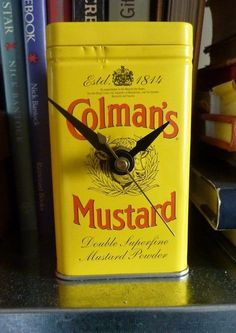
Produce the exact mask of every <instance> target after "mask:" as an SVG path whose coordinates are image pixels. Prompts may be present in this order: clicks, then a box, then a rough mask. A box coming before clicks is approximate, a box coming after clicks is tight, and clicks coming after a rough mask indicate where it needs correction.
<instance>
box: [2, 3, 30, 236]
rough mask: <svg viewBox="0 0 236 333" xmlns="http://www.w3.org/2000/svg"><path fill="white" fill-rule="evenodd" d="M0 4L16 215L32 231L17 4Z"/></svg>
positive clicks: (21, 54)
mask: <svg viewBox="0 0 236 333" xmlns="http://www.w3.org/2000/svg"><path fill="white" fill-rule="evenodd" d="M0 3H1V7H0V37H1V38H0V39H1V60H2V69H3V79H4V91H5V103H6V105H5V110H6V113H7V115H8V122H9V136H10V145H11V156H12V160H13V169H14V185H15V198H16V204H17V206H16V210H17V214H16V216H18V220H19V224H20V229H21V230H22V231H24V230H36V213H35V200H34V184H33V175H32V160H31V150H30V140H29V126H28V104H27V93H26V91H27V88H26V84H25V82H26V73H25V63H24V46H23V38H22V36H23V32H22V12H21V5H20V3H19V2H18V1H13V0H11V1H1V2H0Z"/></svg>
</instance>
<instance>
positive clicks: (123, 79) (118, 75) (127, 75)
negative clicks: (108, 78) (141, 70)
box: [112, 66, 134, 86]
mask: <svg viewBox="0 0 236 333" xmlns="http://www.w3.org/2000/svg"><path fill="white" fill-rule="evenodd" d="M133 80H134V78H133V72H132V71H130V70H129V69H128V68H125V67H124V66H121V67H120V68H119V69H117V70H116V71H114V73H113V75H112V82H113V83H114V85H115V86H131V85H132V83H133Z"/></svg>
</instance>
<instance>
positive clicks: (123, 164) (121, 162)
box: [115, 157, 130, 172]
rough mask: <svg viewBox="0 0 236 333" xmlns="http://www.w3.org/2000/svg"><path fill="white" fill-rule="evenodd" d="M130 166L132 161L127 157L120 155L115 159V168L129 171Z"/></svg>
mask: <svg viewBox="0 0 236 333" xmlns="http://www.w3.org/2000/svg"><path fill="white" fill-rule="evenodd" d="M129 167H130V162H129V160H128V159H127V158H126V157H118V158H117V160H115V168H116V170H117V171H120V172H128V171H129Z"/></svg>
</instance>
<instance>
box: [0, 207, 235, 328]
mask: <svg viewBox="0 0 236 333" xmlns="http://www.w3.org/2000/svg"><path fill="white" fill-rule="evenodd" d="M189 232H190V235H189V269H190V270H189V274H188V275H187V276H186V277H184V278H181V279H176V278H175V279H174V278H172V279H170V278H169V279H158V278H155V279H154V278H151V279H132V280H129V279H125V280H100V281H93V282H91V281H90V282H83V283H82V282H80V283H76V284H75V283H68V282H67V283H64V282H61V281H59V280H57V279H56V278H55V274H54V268H55V258H54V256H53V255H52V253H53V251H52V250H50V248H51V247H50V246H47V245H45V244H46V241H47V240H45V244H43V245H42V246H41V250H37V249H36V247H35V246H30V245H29V248H31V249H30V255H29V254H27V255H26V254H24V253H25V251H24V250H22V248H19V247H18V246H16V245H15V246H12V243H11V242H10V243H8V244H7V245H6V244H5V246H2V247H4V248H2V249H1V255H0V281H1V283H0V332H4V333H5V332H17V333H18V332H28V331H27V328H29V327H31V328H32V330H31V332H34V330H33V328H34V327H37V331H35V332H47V333H48V332H77V330H76V329H77V328H78V331H79V332H110V331H113V332H135V333H136V332H153V331H155V330H157V328H158V329H159V330H160V331H161V332H163V331H165V330H166V331H167V332H168V331H169V330H170V331H171V332H175V331H176V332H183V331H187V332H188V331H190V330H191V332H194V331H196V332H201V331H204V332H226V331H227V332H231V331H232V332H235V325H236V262H235V261H234V259H233V258H230V256H228V255H227V254H226V252H225V251H224V250H223V249H222V243H221V242H220V241H219V238H218V237H217V238H216V237H215V235H216V233H213V232H212V230H211V229H210V227H208V225H207V224H206V222H205V221H203V219H202V217H201V216H200V214H199V213H198V212H197V211H196V209H195V208H194V207H191V209H190V226H189ZM28 240H31V242H33V244H34V243H35V241H34V238H32V236H29V237H28ZM28 243H29V241H28ZM27 252H29V251H28V250H27ZM24 329H25V331H24ZM29 331H30V330H29Z"/></svg>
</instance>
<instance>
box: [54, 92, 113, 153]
mask: <svg viewBox="0 0 236 333" xmlns="http://www.w3.org/2000/svg"><path fill="white" fill-rule="evenodd" d="M48 100H49V102H50V103H51V104H52V105H53V106H54V107H55V108H56V109H57V110H58V111H59V112H60V113H61V114H62V115H63V116H64V117H65V118H66V119H67V120H68V121H69V122H70V123H71V124H72V125H73V126H74V127H75V128H76V129H77V130H78V131H79V132H80V133H81V134H82V135H83V136H84V137H85V138H86V139H87V140H88V141H89V142H90V143H91V145H92V146H93V147H94V148H95V149H96V150H98V151H103V152H104V153H106V154H107V155H108V156H110V157H111V156H112V154H111V152H110V150H109V149H108V148H107V145H105V143H104V142H101V141H100V140H99V137H98V135H97V133H95V132H94V131H93V130H91V129H90V128H89V127H87V126H86V125H85V124H84V123H82V121H80V120H79V119H77V118H75V117H74V116H73V115H72V114H71V113H69V112H68V111H66V110H65V109H63V108H62V107H61V106H60V105H58V104H57V103H56V102H54V101H53V100H52V99H50V98H48Z"/></svg>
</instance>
